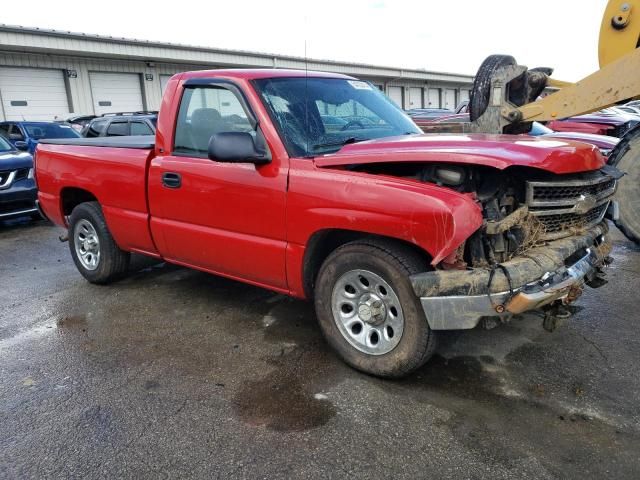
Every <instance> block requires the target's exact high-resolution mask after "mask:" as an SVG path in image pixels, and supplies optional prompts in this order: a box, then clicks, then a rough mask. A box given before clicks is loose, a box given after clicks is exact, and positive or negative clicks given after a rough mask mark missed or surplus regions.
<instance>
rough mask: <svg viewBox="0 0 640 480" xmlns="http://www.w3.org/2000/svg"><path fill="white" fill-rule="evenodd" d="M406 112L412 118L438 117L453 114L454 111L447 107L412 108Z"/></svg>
mask: <svg viewBox="0 0 640 480" xmlns="http://www.w3.org/2000/svg"><path fill="white" fill-rule="evenodd" d="M405 113H406V114H407V115H409V116H410V117H411V118H414V117H416V118H438V117H444V116H446V115H451V114H452V113H453V112H452V111H451V110H447V109H446V108H412V109H411V110H406V112H405Z"/></svg>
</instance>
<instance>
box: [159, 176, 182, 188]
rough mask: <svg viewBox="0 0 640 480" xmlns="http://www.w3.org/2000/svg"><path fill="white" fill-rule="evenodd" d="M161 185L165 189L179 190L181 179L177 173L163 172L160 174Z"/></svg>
mask: <svg viewBox="0 0 640 480" xmlns="http://www.w3.org/2000/svg"><path fill="white" fill-rule="evenodd" d="M162 185H164V186H165V187H167V188H180V187H181V186H182V177H181V176H180V174H179V173H174V172H164V173H163V174H162Z"/></svg>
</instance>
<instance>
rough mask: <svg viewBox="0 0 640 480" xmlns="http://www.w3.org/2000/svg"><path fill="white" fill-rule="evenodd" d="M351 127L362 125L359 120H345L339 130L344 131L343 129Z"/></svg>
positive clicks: (362, 126) (360, 126)
mask: <svg viewBox="0 0 640 480" xmlns="http://www.w3.org/2000/svg"><path fill="white" fill-rule="evenodd" d="M351 127H359V128H364V125H363V124H362V122H361V121H360V120H350V121H349V122H347V123H346V124H345V125H343V126H342V128H341V129H340V131H341V132H344V131H345V130H349V129H350V128H351Z"/></svg>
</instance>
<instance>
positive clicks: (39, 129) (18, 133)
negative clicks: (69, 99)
mask: <svg viewBox="0 0 640 480" xmlns="http://www.w3.org/2000/svg"><path fill="white" fill-rule="evenodd" d="M0 134H2V135H4V136H5V137H7V138H8V139H9V142H11V144H12V145H13V146H14V147H16V148H17V149H18V150H28V151H29V153H31V154H33V152H35V150H36V145H37V144H38V142H39V141H40V140H44V139H54V138H77V137H79V136H80V135H79V134H78V132H76V131H75V130H74V129H73V128H71V125H65V124H64V123H57V122H2V123H0Z"/></svg>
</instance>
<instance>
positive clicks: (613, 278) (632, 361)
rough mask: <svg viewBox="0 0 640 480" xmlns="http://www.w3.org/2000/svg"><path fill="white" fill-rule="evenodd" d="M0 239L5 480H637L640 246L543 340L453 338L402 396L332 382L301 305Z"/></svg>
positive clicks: (34, 231) (41, 227) (378, 384)
mask: <svg viewBox="0 0 640 480" xmlns="http://www.w3.org/2000/svg"><path fill="white" fill-rule="evenodd" d="M60 233H61V230H60V229H58V228H56V227H53V226H51V225H49V224H47V223H45V222H36V223H33V222H27V221H17V222H11V223H4V224H2V223H0V305H2V308H0V478H3V479H4V478H7V479H13V478H34V479H42V478H83V479H84V478H136V479H139V478H154V479H156V478H225V479H235V478H269V479H273V478H354V479H355V478H363V479H365V478H366V479H377V478H394V479H398V478H449V479H458V478H460V479H481V478H492V479H502V478H514V479H515V478H517V479H521V478H537V479H547V478H562V479H571V478H576V479H578V478H579V479H583V478H615V479H626V478H629V479H637V478H639V477H640V407H639V405H640V335H639V333H638V323H639V322H640V281H639V280H638V279H639V277H640V248H638V247H636V246H634V245H633V244H631V243H630V242H628V241H627V240H626V239H624V238H623V237H622V236H621V235H620V234H618V233H617V232H614V236H615V249H614V253H613V256H614V257H615V259H616V260H615V263H614V264H613V265H612V266H611V267H610V268H609V280H610V283H609V284H607V285H606V286H604V287H602V288H600V289H598V290H591V289H588V290H587V291H586V292H585V294H584V295H583V297H582V298H581V299H580V300H579V301H578V303H577V305H578V307H579V311H578V312H577V313H576V314H575V315H574V316H573V317H572V318H570V319H568V320H567V321H566V322H565V323H564V324H562V325H560V326H559V328H558V329H557V330H556V331H555V332H554V333H548V332H546V331H545V330H543V329H542V321H541V319H540V318H539V317H538V316H535V315H527V316H525V317H523V318H519V319H515V320H513V321H512V322H511V323H509V324H507V325H503V326H500V327H498V328H496V329H493V330H490V331H486V330H481V329H476V330H472V331H466V332H460V333H448V334H446V335H443V336H442V338H441V339H440V340H441V342H440V348H439V350H438V354H437V355H436V356H435V357H434V358H433V359H432V360H431V361H430V362H429V363H428V364H427V365H426V366H425V367H423V368H422V369H421V370H419V371H418V372H417V373H415V374H413V375H412V376H410V377H409V378H407V379H405V380H402V381H386V380H380V379H377V378H373V377H369V376H366V375H363V374H361V373H358V372H356V371H354V370H352V369H350V368H349V367H347V366H345V365H344V364H342V363H341V362H340V360H339V359H338V358H337V357H336V356H335V355H334V354H333V353H332V352H331V351H330V350H329V349H328V347H327V345H326V344H325V342H324V340H323V339H322V337H321V335H320V331H319V328H318V326H317V325H316V319H315V315H314V312H313V308H312V305H311V304H307V303H305V302H301V301H297V300H292V299H289V298H287V297H285V296H282V295H278V294H275V293H272V292H269V291H266V290H261V289H259V288H255V287H251V286H247V285H244V284H241V283H237V282H234V281H231V280H226V279H222V278H218V277H215V276H211V275H207V274H204V273H201V272H196V271H191V270H187V269H184V268H179V267H175V266H172V265H166V264H158V263H156V262H153V261H150V260H147V259H143V258H136V259H135V261H134V263H133V265H132V272H131V274H130V275H129V276H128V277H127V278H126V279H125V280H123V281H120V282H118V283H116V284H112V285H110V286H95V285H91V284H89V283H87V282H86V281H85V280H84V279H83V278H82V277H81V276H80V274H79V273H78V272H77V271H76V269H75V266H74V265H73V262H72V260H71V258H70V255H69V251H68V244H66V243H61V242H60V241H59V240H58V235H59V234H60Z"/></svg>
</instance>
